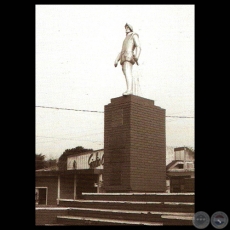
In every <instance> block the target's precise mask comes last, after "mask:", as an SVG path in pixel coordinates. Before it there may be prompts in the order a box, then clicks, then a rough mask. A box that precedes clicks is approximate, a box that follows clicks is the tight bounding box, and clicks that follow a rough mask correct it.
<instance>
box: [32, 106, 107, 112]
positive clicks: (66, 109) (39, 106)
mask: <svg viewBox="0 0 230 230" xmlns="http://www.w3.org/2000/svg"><path fill="white" fill-rule="evenodd" d="M36 107H39V108H45V109H58V110H59V109H61V110H73V111H81V112H91V113H104V112H102V111H95V110H81V109H67V108H57V107H47V106H36Z"/></svg>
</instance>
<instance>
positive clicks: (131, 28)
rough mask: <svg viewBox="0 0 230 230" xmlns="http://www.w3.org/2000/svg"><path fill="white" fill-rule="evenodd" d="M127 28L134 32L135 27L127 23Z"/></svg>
mask: <svg viewBox="0 0 230 230" xmlns="http://www.w3.org/2000/svg"><path fill="white" fill-rule="evenodd" d="M126 26H128V27H129V29H130V30H131V31H132V32H133V27H132V26H131V25H130V24H128V23H126V24H125V27H126Z"/></svg>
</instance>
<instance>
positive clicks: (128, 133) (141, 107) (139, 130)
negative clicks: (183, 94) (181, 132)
mask: <svg viewBox="0 0 230 230" xmlns="http://www.w3.org/2000/svg"><path fill="white" fill-rule="evenodd" d="M103 181H104V186H105V190H106V192H165V189H166V137H165V109H162V108H160V107H158V106H155V105H154V101H153V100H149V99H145V98H142V97H139V96H135V95H129V96H122V97H118V98H113V99H111V103H110V104H108V105H105V114H104V172H103Z"/></svg>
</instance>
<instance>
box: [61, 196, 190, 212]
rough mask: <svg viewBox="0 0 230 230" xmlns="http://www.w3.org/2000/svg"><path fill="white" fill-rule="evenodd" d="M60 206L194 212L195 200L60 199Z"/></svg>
mask: <svg viewBox="0 0 230 230" xmlns="http://www.w3.org/2000/svg"><path fill="white" fill-rule="evenodd" d="M59 206H63V207H78V208H96V209H105V208H106V209H119V210H120V209H122V210H144V211H158V212H186V213H194V203H193V202H153V201H112V200H106V201H105V200H71V199H60V200H59Z"/></svg>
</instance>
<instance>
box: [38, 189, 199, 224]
mask: <svg viewBox="0 0 230 230" xmlns="http://www.w3.org/2000/svg"><path fill="white" fill-rule="evenodd" d="M82 195H83V198H84V199H78V200H71V199H60V200H59V205H58V206H57V207H45V206H44V207H36V217H37V216H38V217H39V215H40V219H39V218H38V221H36V224H37V225H39V222H40V223H41V222H42V221H43V222H42V223H43V225H46V226H55V225H60V226H61V225H62V226H63V225H64V226H65V225H66V226H67V225H152V226H162V225H169V226H174V225H175V226H179V225H180V226H189V225H190V226H191V225H193V223H192V220H193V216H194V212H195V209H194V193H184V194H181V193H177V194H174V193H161V194H160V193H138V194H137V193H131V194H130V193H127V194H126V193H117V194H114V193H111V194H110V193H108V194H104V193H103V194H100V193H99V194H98V193H95V194H93V193H83V194H82ZM186 198H187V199H186ZM41 213H42V214H43V215H41ZM47 216H51V218H48V217H47ZM44 218H46V221H47V220H48V219H49V220H52V222H46V223H45V222H44V221H45V220H44ZM40 225H42V224H40Z"/></svg>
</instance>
